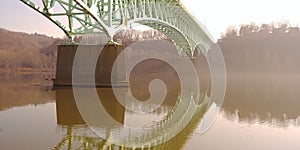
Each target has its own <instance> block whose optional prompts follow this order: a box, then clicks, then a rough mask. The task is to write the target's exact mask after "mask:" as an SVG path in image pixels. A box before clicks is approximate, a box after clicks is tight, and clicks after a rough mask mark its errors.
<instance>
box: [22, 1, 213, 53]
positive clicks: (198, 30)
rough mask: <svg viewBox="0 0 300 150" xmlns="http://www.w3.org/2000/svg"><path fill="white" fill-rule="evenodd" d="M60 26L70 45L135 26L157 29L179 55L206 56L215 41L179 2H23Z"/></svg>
mask: <svg viewBox="0 0 300 150" xmlns="http://www.w3.org/2000/svg"><path fill="white" fill-rule="evenodd" d="M20 1H22V2H24V3H25V4H26V5H28V6H29V7H31V8H33V9H34V10H36V11H37V12H39V13H40V14H42V15H43V16H45V17H47V18H48V19H49V20H51V21H52V22H53V23H54V24H55V25H56V26H58V27H59V28H60V29H61V30H62V31H63V32H64V33H65V34H66V36H67V37H69V39H70V41H71V42H74V41H73V39H74V37H75V36H76V35H83V34H85V33H88V32H93V33H104V34H105V35H106V36H107V37H108V39H109V41H110V42H116V41H113V36H114V35H115V34H116V33H117V32H118V31H120V30H122V29H123V28H125V27H127V26H129V25H130V24H132V23H138V24H142V25H146V26H149V27H151V28H153V29H156V30H158V31H160V32H162V33H164V34H165V35H166V36H168V38H169V39H171V40H172V42H173V43H174V45H175V46H176V47H177V49H178V53H179V54H180V55H188V56H193V55H194V51H195V48H196V47H198V50H199V51H201V53H203V54H207V52H208V50H209V49H210V47H211V45H212V44H213V41H212V38H211V37H210V36H209V34H208V33H206V31H205V30H204V27H203V26H202V25H201V24H200V23H199V22H198V21H197V20H196V19H195V18H194V17H193V16H192V15H191V14H190V13H189V12H188V10H187V9H186V8H185V7H184V5H183V4H182V3H181V2H180V0H20Z"/></svg>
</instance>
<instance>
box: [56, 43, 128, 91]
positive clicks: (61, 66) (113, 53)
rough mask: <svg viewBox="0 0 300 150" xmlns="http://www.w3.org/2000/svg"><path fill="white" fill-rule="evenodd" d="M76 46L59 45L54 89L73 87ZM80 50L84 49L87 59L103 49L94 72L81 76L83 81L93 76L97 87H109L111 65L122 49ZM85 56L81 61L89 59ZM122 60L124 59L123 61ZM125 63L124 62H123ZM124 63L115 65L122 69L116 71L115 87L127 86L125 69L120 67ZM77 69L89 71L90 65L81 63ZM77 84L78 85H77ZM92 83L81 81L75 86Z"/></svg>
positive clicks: (87, 47)
mask: <svg viewBox="0 0 300 150" xmlns="http://www.w3.org/2000/svg"><path fill="white" fill-rule="evenodd" d="M77 48H78V45H59V46H58V51H57V65H56V76H55V80H54V83H53V84H54V87H67V86H74V85H73V84H72V68H73V61H74V57H75V54H76V51H77ZM80 48H84V50H86V53H87V54H88V55H87V57H90V58H93V57H95V56H97V55H98V53H99V51H100V48H103V50H102V52H101V54H100V56H99V58H98V61H97V64H96V68H95V70H94V69H92V70H93V71H95V72H88V71H87V72H82V73H81V75H82V76H83V79H86V78H85V77H86V76H90V75H95V76H94V78H95V84H96V86H97V87H111V86H112V83H111V72H112V68H113V64H114V62H115V60H116V58H117V57H118V55H119V54H120V53H121V52H122V50H123V49H124V46H122V45H116V44H113V45H111V44H110V45H105V46H104V47H103V46H99V45H80ZM87 57H86V56H85V58H84V59H83V60H86V59H89V58H87ZM123 60H124V59H123ZM124 61H125V60H124ZM121 65H124V63H120V64H117V67H121V68H122V69H118V71H121V72H118V73H116V74H117V76H116V77H113V78H115V79H114V81H117V83H114V84H117V86H128V82H126V81H125V67H124V66H121ZM77 67H83V69H81V70H85V69H86V70H91V69H89V67H91V64H89V63H88V62H87V61H82V63H80V64H79V66H77ZM77 84H78V85H77ZM91 84H92V81H87V80H82V81H80V83H76V86H90V85H91Z"/></svg>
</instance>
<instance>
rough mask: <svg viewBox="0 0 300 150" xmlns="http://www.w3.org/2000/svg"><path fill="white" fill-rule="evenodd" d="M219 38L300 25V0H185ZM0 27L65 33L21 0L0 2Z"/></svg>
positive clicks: (183, 0)
mask: <svg viewBox="0 0 300 150" xmlns="http://www.w3.org/2000/svg"><path fill="white" fill-rule="evenodd" d="M182 2H183V3H184V4H185V5H186V7H187V8H189V10H190V12H191V13H192V14H194V15H195V16H196V17H197V18H198V19H199V20H200V21H201V22H202V23H203V24H204V25H206V27H207V28H208V30H209V31H210V32H211V34H212V35H213V36H214V37H215V38H218V37H219V36H220V33H221V32H224V31H225V30H226V29H227V27H228V26H232V25H233V26H239V25H240V24H246V23H250V22H255V23H270V22H272V21H275V22H278V21H282V20H288V21H289V22H290V23H291V24H292V25H297V24H300V9H299V7H300V1H299V0H272V1H271V0H182ZM0 14H1V15H0V27H3V28H7V29H10V30H15V31H22V32H28V33H34V32H38V33H43V34H47V35H51V36H56V37H57V36H59V37H62V36H63V35H64V34H63V32H62V31H60V29H59V28H58V27H56V26H55V25H54V24H53V23H52V22H50V21H48V20H47V19H46V18H45V17H44V16H42V15H40V14H38V13H36V12H35V11H33V10H32V9H31V8H29V7H28V6H26V5H24V4H23V3H22V2H20V1H19V0H1V1H0Z"/></svg>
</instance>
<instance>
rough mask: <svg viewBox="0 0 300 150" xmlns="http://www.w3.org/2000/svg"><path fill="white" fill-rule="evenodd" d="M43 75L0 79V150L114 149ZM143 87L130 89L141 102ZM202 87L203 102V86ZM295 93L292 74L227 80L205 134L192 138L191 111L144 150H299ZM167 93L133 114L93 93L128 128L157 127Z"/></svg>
mask: <svg viewBox="0 0 300 150" xmlns="http://www.w3.org/2000/svg"><path fill="white" fill-rule="evenodd" d="M49 77H51V75H18V74H1V75H0V81H1V85H0V146H1V147H0V149H3V150H19V149H20V150H23V149H28V150H43V149H97V148H100V149H105V148H106V149H109V148H115V149H121V148H120V147H117V146H111V145H110V144H109V143H107V142H106V140H103V139H101V138H97V136H96V135H95V134H94V133H93V132H92V131H91V130H89V128H87V126H86V124H85V122H84V120H83V118H82V117H81V115H80V113H79V112H78V109H77V107H76V103H75V100H74V97H73V92H72V90H71V89H55V90H52V89H51V87H50V86H49V85H51V82H50V81H46V80H44V79H45V78H49ZM139 82H141V81H139ZM144 85H146V83H143V84H135V85H133V89H132V93H133V95H134V96H135V97H136V98H138V99H141V100H143V99H144V100H145V99H147V98H148V97H149V92H148V91H147V90H145V86H144ZM204 87H205V86H204ZM202 89H204V91H201V93H206V94H204V95H205V96H206V98H207V97H209V95H210V92H209V87H205V88H202ZM299 89H300V76H275V75H273V76H259V75H251V76H250V75H247V76H241V75H239V76H238V75H235V76H233V75H231V76H229V78H228V84H227V92H226V97H225V101H224V104H223V106H222V112H221V114H220V115H219V117H218V119H217V120H216V122H215V124H214V125H213V126H212V127H211V128H210V129H209V130H208V131H207V132H206V133H205V134H200V129H199V124H200V122H201V116H202V115H203V113H201V111H199V112H197V113H196V114H195V116H194V117H193V118H192V120H191V121H190V123H189V124H188V125H187V126H186V128H184V129H183V130H182V132H180V133H179V134H178V135H177V136H175V137H174V138H172V139H171V140H170V141H168V142H166V143H165V144H161V145H158V146H156V147H153V148H152V149H187V150H194V149H204V150H207V149H209V150H219V149H233V150H240V149H249V150H252V149H263V150H265V149H278V150H281V149H295V150H296V149H300V143H299V139H300V117H299V116H300V109H299V106H300V92H299ZM122 90H123V91H124V93H125V94H126V93H128V89H126V88H124V89H122ZM168 91H170V92H168V94H167V96H166V99H165V102H164V103H163V105H162V106H161V107H159V108H158V109H157V110H156V111H154V112H152V113H147V114H139V113H134V112H132V111H128V110H126V109H124V108H123V107H122V106H120V105H119V104H118V103H117V102H116V100H115V97H114V95H113V92H112V90H111V89H109V88H106V89H97V92H98V96H99V97H102V99H103V100H102V101H101V102H102V104H103V105H104V106H105V109H107V110H108V112H109V114H110V115H111V116H112V117H113V118H115V119H116V120H118V121H119V122H120V123H122V124H123V125H126V126H134V127H143V126H151V125H153V124H155V123H157V122H160V121H162V120H163V119H164V118H165V117H166V116H168V113H169V112H170V111H171V110H172V109H173V108H175V107H177V105H176V104H177V103H176V101H177V100H178V99H179V98H178V97H179V94H178V89H177V88H174V87H173V86H169V87H168ZM129 106H130V107H132V108H134V109H137V108H139V107H140V106H137V105H135V104H130V105H129ZM174 130H176V129H174Z"/></svg>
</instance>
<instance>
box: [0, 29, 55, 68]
mask: <svg viewBox="0 0 300 150" xmlns="http://www.w3.org/2000/svg"><path fill="white" fill-rule="evenodd" d="M58 41H60V39H56V38H53V37H48V36H46V35H41V34H36V33H35V34H27V33H21V32H13V31H8V30H6V29H3V28H0V68H2V69H16V68H53V67H54V66H55V58H56V56H55V55H56V46H53V45H54V44H55V45H56V44H57V43H58Z"/></svg>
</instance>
